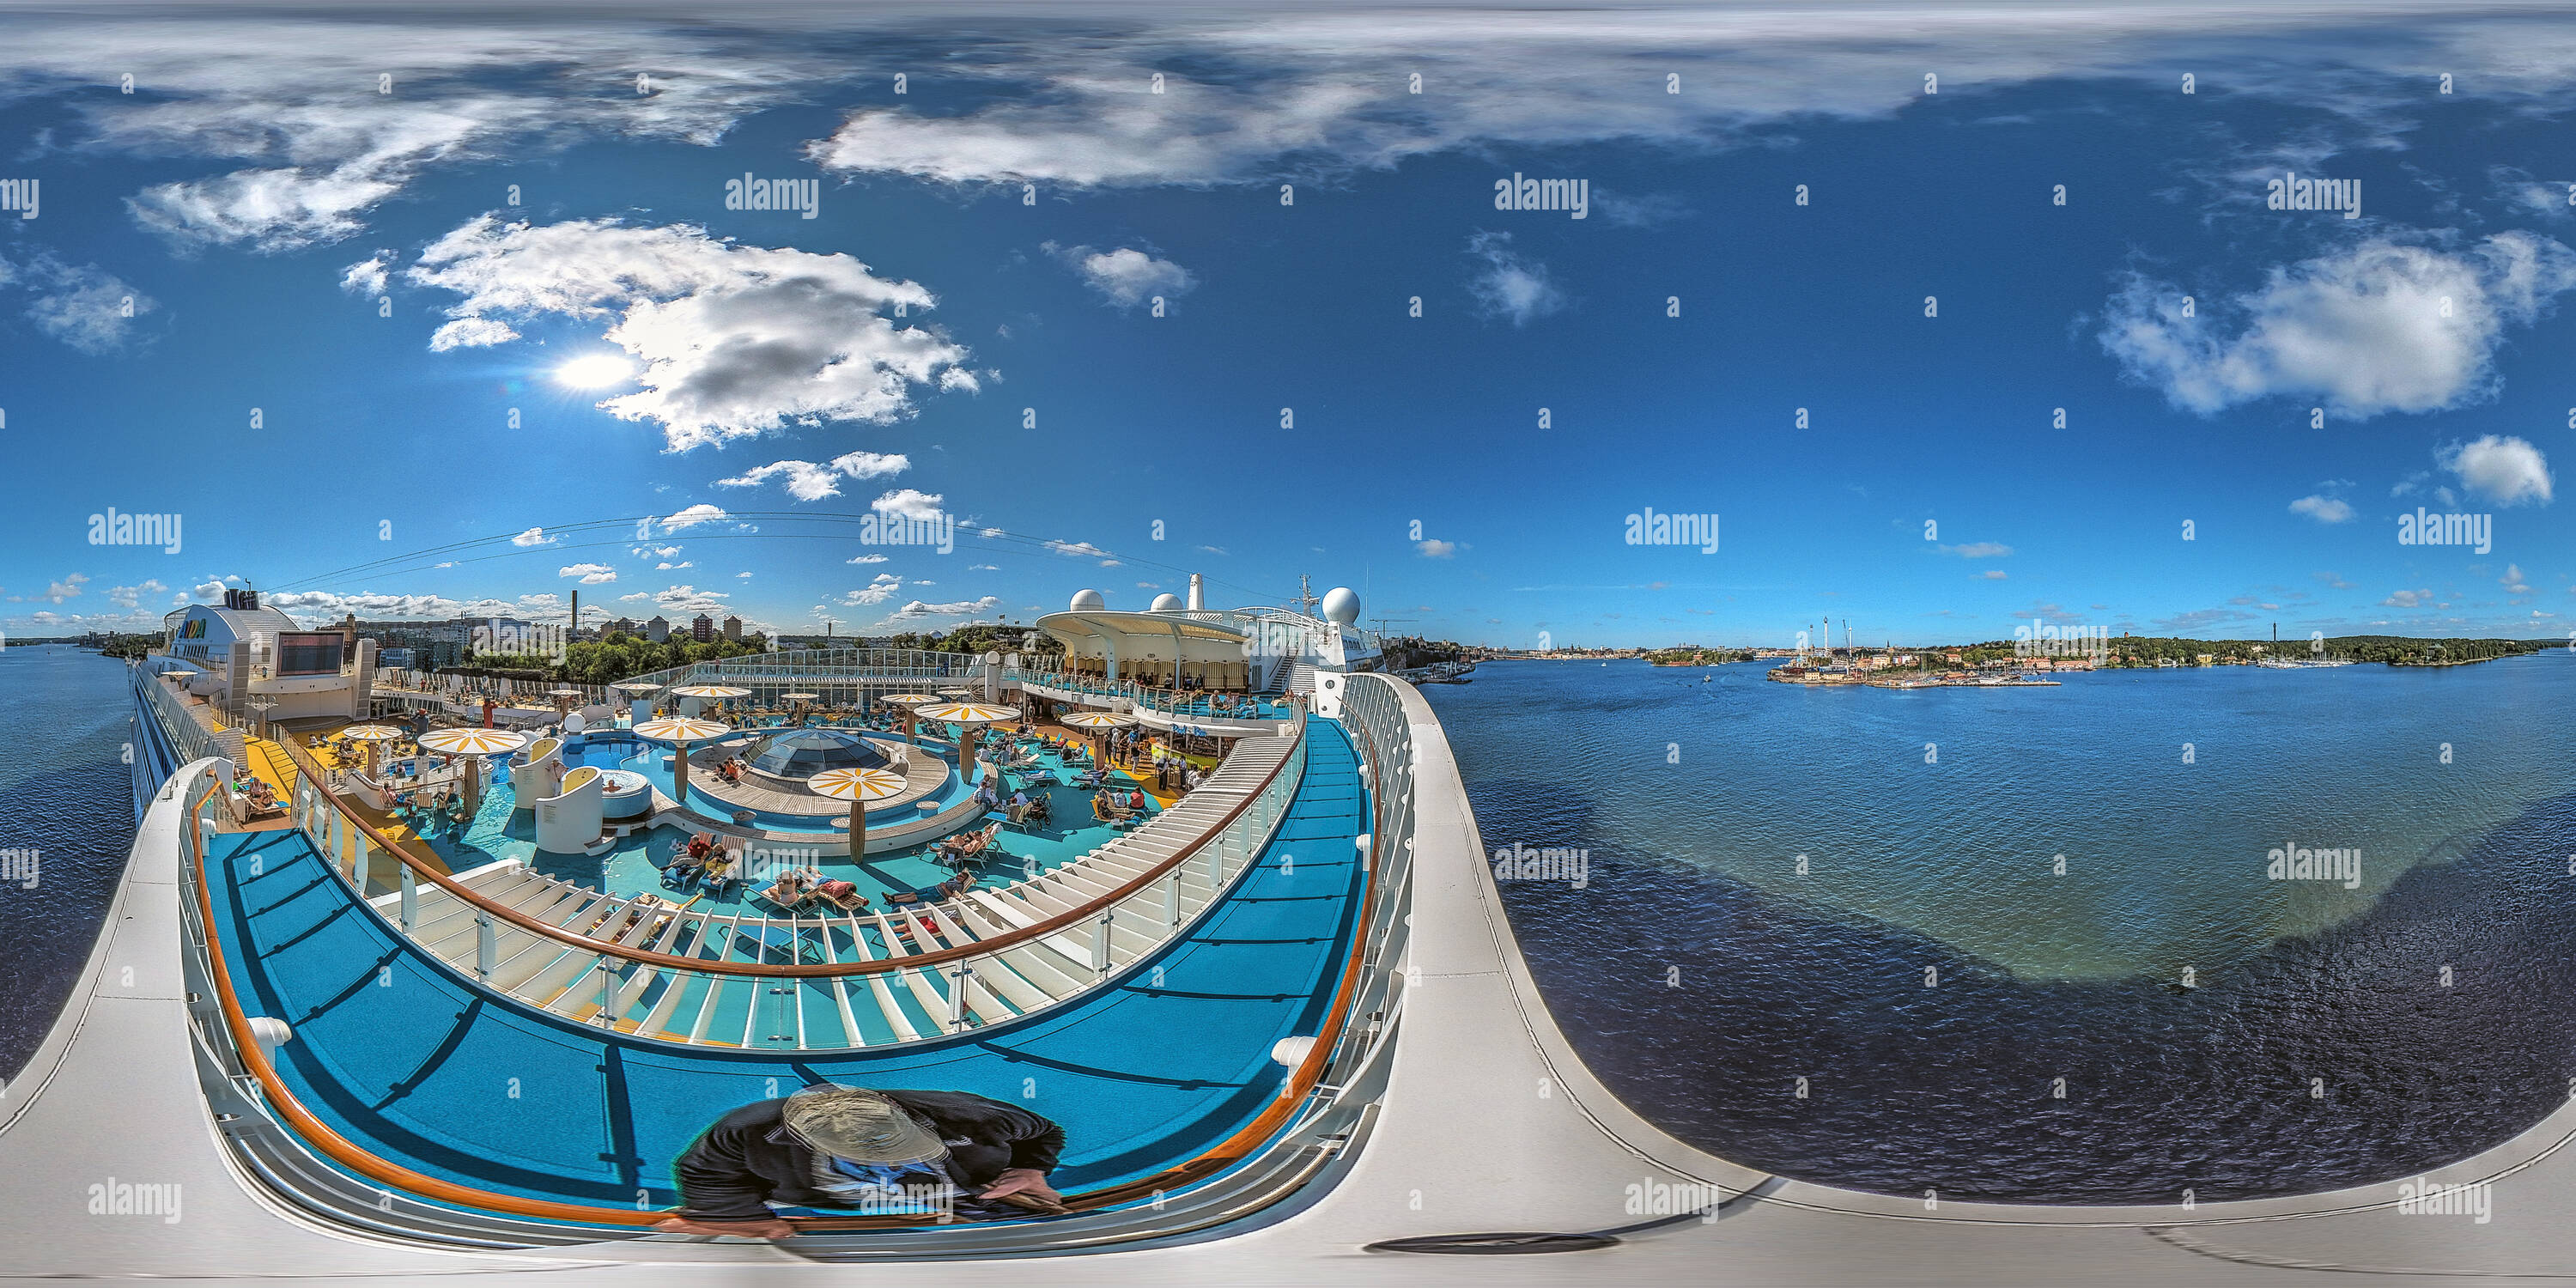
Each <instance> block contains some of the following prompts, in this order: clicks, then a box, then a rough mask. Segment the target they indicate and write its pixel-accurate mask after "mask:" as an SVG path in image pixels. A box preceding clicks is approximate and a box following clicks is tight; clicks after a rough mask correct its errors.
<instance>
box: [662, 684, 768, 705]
mask: <svg viewBox="0 0 2576 1288" xmlns="http://www.w3.org/2000/svg"><path fill="white" fill-rule="evenodd" d="M671 696H672V697H675V698H703V699H709V700H712V701H714V702H717V703H719V704H721V703H723V702H725V701H727V700H728V699H732V698H747V697H749V696H751V690H749V689H746V688H744V687H742V686H741V685H739V684H675V685H672V686H671Z"/></svg>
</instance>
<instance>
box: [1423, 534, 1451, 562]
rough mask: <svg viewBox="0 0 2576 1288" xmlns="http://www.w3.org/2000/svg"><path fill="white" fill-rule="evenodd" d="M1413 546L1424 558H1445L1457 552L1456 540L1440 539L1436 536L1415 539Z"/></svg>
mask: <svg viewBox="0 0 2576 1288" xmlns="http://www.w3.org/2000/svg"><path fill="white" fill-rule="evenodd" d="M1413 548H1414V549H1416V550H1419V551H1421V552H1422V557H1423V558H1425V559H1447V558H1450V557H1452V556H1454V555H1456V554H1457V553H1458V543H1457V542H1455V541H1442V540H1439V539H1438V538H1425V539H1424V540H1421V541H1417V542H1415V543H1414V544H1413Z"/></svg>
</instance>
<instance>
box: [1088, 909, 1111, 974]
mask: <svg viewBox="0 0 2576 1288" xmlns="http://www.w3.org/2000/svg"><path fill="white" fill-rule="evenodd" d="M1113 915H1114V914H1111V913H1106V912H1104V913H1102V914H1100V920H1098V921H1095V922H1093V923H1091V973H1092V974H1094V975H1106V974H1108V973H1109V922H1110V920H1111V918H1112V916H1113Z"/></svg>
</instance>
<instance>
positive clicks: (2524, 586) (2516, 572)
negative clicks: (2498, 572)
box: [2496, 564, 2531, 595]
mask: <svg viewBox="0 0 2576 1288" xmlns="http://www.w3.org/2000/svg"><path fill="white" fill-rule="evenodd" d="M2496 584H2497V585H2499V586H2502V587H2504V589H2505V593H2506V594H2508V595H2528V594H2530V593H2531V583H2530V582H2528V581H2525V580H2523V576H2522V565H2520V564H2506V565H2505V566H2504V576H2502V577H2500V578H2497V579H2496Z"/></svg>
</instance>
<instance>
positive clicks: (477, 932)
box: [474, 912, 499, 984]
mask: <svg viewBox="0 0 2576 1288" xmlns="http://www.w3.org/2000/svg"><path fill="white" fill-rule="evenodd" d="M497 949H498V945H496V944H495V943H494V942H493V935H492V916H491V914H490V913H484V912H477V913H475V914H474V978H476V979H478V980H481V981H483V982H484V983H486V984H489V983H491V982H492V967H493V965H494V962H493V958H495V957H496V956H498V955H499V954H498V951H497Z"/></svg>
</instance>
